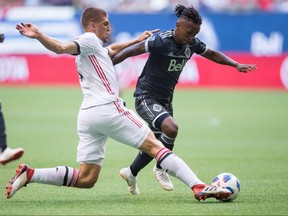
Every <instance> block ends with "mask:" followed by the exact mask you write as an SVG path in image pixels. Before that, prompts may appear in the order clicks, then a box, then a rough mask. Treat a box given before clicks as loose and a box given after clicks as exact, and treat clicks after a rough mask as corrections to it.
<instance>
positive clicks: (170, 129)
mask: <svg viewBox="0 0 288 216" xmlns="http://www.w3.org/2000/svg"><path fill="white" fill-rule="evenodd" d="M178 130H179V127H178V124H177V123H176V122H173V123H170V124H165V125H163V126H162V132H163V133H165V134H166V135H167V136H168V137H170V138H176V137H177V134H178Z"/></svg>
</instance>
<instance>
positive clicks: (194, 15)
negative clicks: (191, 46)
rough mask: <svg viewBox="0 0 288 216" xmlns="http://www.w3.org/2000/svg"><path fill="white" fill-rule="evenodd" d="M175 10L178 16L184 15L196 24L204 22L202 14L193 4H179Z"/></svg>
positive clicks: (183, 16)
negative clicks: (187, 5) (186, 5)
mask: <svg viewBox="0 0 288 216" xmlns="http://www.w3.org/2000/svg"><path fill="white" fill-rule="evenodd" d="M174 12H175V15H176V16H177V17H178V18H180V17H182V18H185V19H188V20H191V21H192V22H193V23H195V24H198V25H201V24H202V18H201V16H200V14H199V13H198V11H197V10H196V9H195V8H194V7H193V6H190V7H185V6H184V5H180V4H178V5H176V7H175V11H174Z"/></svg>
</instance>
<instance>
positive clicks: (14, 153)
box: [0, 147, 24, 165]
mask: <svg viewBox="0 0 288 216" xmlns="http://www.w3.org/2000/svg"><path fill="white" fill-rule="evenodd" d="M23 153H24V149H23V148H16V149H11V148H9V147H7V148H6V149H5V150H4V151H3V152H2V153H0V163H1V164H3V165H5V164H6V163H8V162H10V161H13V160H17V159H19V158H20V157H22V155H23Z"/></svg>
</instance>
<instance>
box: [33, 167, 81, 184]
mask: <svg viewBox="0 0 288 216" xmlns="http://www.w3.org/2000/svg"><path fill="white" fill-rule="evenodd" d="M78 172H79V171H78V170H77V169H74V168H71V167H67V166H58V167H54V168H44V169H35V171H34V175H33V176H32V178H31V180H30V183H32V182H37V183H42V184H50V185H56V186H68V187H73V186H74V185H75V184H76V182H77V179H78Z"/></svg>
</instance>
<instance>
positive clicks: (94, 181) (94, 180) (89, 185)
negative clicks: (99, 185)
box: [85, 177, 98, 188]
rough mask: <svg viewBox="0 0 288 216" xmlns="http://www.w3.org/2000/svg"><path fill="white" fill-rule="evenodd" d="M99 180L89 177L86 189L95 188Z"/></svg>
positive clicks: (86, 181)
mask: <svg viewBox="0 0 288 216" xmlns="http://www.w3.org/2000/svg"><path fill="white" fill-rule="evenodd" d="M97 180H98V179H97V178H95V177H87V178H85V188H93V187H94V185H95V184H96V182H97Z"/></svg>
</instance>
